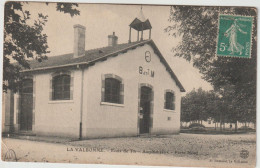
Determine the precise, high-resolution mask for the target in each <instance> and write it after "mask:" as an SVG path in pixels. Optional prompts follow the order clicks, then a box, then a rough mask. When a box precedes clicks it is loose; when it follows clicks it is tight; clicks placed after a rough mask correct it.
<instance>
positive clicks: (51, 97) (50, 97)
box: [49, 76, 53, 100]
mask: <svg viewBox="0 0 260 168" xmlns="http://www.w3.org/2000/svg"><path fill="white" fill-rule="evenodd" d="M52 99H53V87H52V76H51V78H50V93H49V100H52Z"/></svg>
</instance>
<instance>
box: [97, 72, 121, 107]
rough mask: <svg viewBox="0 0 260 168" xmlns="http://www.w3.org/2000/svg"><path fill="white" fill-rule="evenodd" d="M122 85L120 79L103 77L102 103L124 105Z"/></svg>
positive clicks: (117, 77) (112, 76)
mask: <svg viewBox="0 0 260 168" xmlns="http://www.w3.org/2000/svg"><path fill="white" fill-rule="evenodd" d="M123 91H124V85H123V82H122V79H121V78H120V77H119V76H117V75H113V74H106V75H103V82H102V102H107V103H116V104H123V103H124V98H123V97H124V93H123Z"/></svg>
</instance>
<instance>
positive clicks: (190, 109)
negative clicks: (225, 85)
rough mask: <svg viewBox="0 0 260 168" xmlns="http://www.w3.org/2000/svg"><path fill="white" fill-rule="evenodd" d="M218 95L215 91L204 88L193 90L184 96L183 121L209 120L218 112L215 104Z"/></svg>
mask: <svg viewBox="0 0 260 168" xmlns="http://www.w3.org/2000/svg"><path fill="white" fill-rule="evenodd" d="M216 98H217V96H216V94H215V93H214V92H210V91H204V90H202V88H199V89H198V90H195V89H194V90H192V91H191V92H189V93H187V95H186V96H185V97H183V98H182V102H181V107H182V108H181V121H182V122H191V121H195V122H196V121H197V122H202V121H207V120H208V118H209V117H213V118H214V116H215V115H216V114H217V113H218V111H217V110H218V108H217V107H216V106H215V101H216V100H217V99H216Z"/></svg>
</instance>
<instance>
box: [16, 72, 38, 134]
mask: <svg viewBox="0 0 260 168" xmlns="http://www.w3.org/2000/svg"><path fill="white" fill-rule="evenodd" d="M26 79H31V80H32V82H33V83H32V85H33V86H32V87H33V92H32V130H21V116H22V108H21V106H22V104H21V102H22V100H21V99H22V93H21V91H19V94H18V97H17V105H18V106H17V108H18V109H17V116H16V121H17V127H18V130H17V131H18V132H28V133H33V132H34V129H35V76H33V75H27V76H25V77H24V78H23V80H26Z"/></svg>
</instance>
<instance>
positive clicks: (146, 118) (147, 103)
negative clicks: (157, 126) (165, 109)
mask: <svg viewBox="0 0 260 168" xmlns="http://www.w3.org/2000/svg"><path fill="white" fill-rule="evenodd" d="M151 101H152V89H151V88H150V87H147V86H142V87H141V95H140V112H139V116H140V117H139V133H140V134H145V133H150V125H151V123H150V122H151V117H150V114H151Z"/></svg>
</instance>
